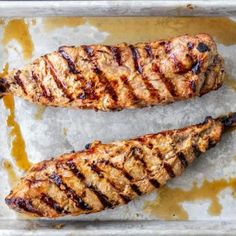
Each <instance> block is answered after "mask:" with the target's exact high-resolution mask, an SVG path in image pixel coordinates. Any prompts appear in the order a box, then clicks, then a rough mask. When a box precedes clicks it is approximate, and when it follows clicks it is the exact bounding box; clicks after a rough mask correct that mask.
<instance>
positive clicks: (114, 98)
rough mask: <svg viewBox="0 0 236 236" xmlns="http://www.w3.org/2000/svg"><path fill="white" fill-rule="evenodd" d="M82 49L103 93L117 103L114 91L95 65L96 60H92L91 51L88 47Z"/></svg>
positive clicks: (92, 54)
mask: <svg viewBox="0 0 236 236" xmlns="http://www.w3.org/2000/svg"><path fill="white" fill-rule="evenodd" d="M82 48H83V49H84V51H85V52H86V54H87V56H88V58H89V59H90V61H91V63H92V64H93V66H94V68H93V72H94V73H95V74H96V75H97V76H98V78H99V80H100V83H101V84H102V85H103V86H104V87H105V91H106V92H107V93H108V94H109V95H110V96H111V98H112V99H113V100H114V101H115V102H117V100H118V96H117V94H116V92H115V90H114V89H113V87H112V86H111V84H110V82H109V80H108V79H107V78H106V76H105V75H104V73H103V71H101V70H100V68H99V67H98V64H97V62H96V60H93V58H94V51H93V49H92V48H91V47H89V46H82ZM95 59H96V58H95Z"/></svg>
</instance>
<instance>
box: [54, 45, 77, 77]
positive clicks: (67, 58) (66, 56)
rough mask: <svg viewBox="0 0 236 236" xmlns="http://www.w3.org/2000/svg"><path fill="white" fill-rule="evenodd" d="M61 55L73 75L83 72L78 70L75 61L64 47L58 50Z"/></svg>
mask: <svg viewBox="0 0 236 236" xmlns="http://www.w3.org/2000/svg"><path fill="white" fill-rule="evenodd" d="M58 53H59V55H60V56H61V57H62V58H64V60H65V61H66V62H67V64H68V67H69V71H70V72H71V73H73V74H80V73H81V72H80V71H79V70H77V69H76V66H75V63H74V61H73V60H72V59H71V57H70V55H69V54H68V53H67V52H66V51H65V50H64V47H63V46H62V47H59V49H58Z"/></svg>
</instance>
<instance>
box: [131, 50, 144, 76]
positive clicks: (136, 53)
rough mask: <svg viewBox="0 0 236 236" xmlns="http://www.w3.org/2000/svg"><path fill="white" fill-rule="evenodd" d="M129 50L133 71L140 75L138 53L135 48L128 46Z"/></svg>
mask: <svg viewBox="0 0 236 236" xmlns="http://www.w3.org/2000/svg"><path fill="white" fill-rule="evenodd" d="M129 48H130V50H131V54H132V58H133V62H134V69H135V70H136V71H138V73H139V74H142V73H143V68H142V66H141V65H140V64H139V62H138V59H139V57H140V56H139V52H138V50H137V48H135V47H134V46H133V45H129Z"/></svg>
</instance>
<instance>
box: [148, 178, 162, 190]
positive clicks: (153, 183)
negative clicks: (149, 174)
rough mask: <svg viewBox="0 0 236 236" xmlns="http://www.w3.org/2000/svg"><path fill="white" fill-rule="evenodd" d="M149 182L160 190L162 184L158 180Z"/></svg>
mask: <svg viewBox="0 0 236 236" xmlns="http://www.w3.org/2000/svg"><path fill="white" fill-rule="evenodd" d="M149 182H150V183H151V184H152V185H153V186H154V187H155V188H160V183H159V182H158V181H157V180H156V179H149Z"/></svg>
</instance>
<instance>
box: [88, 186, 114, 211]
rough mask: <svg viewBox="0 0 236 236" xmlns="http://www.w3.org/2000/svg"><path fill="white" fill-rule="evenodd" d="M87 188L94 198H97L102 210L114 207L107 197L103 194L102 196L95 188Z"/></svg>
mask: <svg viewBox="0 0 236 236" xmlns="http://www.w3.org/2000/svg"><path fill="white" fill-rule="evenodd" d="M88 188H89V189H91V190H92V191H93V192H94V193H95V194H96V196H97V197H98V199H99V200H100V202H101V203H102V205H103V206H104V208H113V207H114V205H113V204H112V203H111V202H110V201H109V199H108V197H107V196H106V195H105V194H103V193H102V192H101V191H100V190H98V189H97V188H96V187H95V186H93V185H90V186H88Z"/></svg>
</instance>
